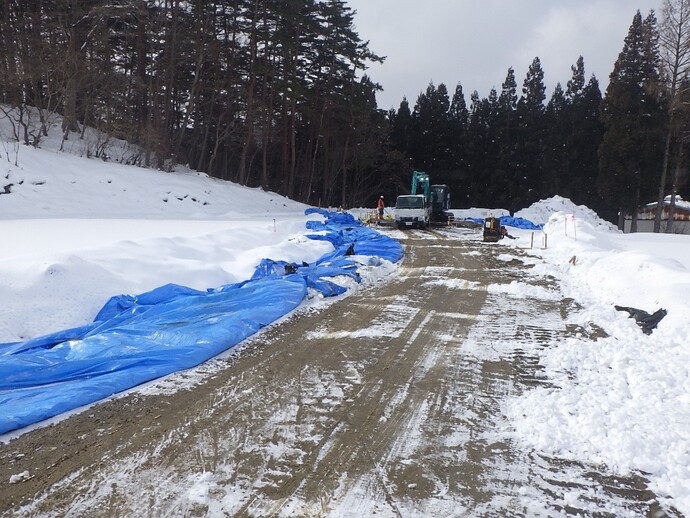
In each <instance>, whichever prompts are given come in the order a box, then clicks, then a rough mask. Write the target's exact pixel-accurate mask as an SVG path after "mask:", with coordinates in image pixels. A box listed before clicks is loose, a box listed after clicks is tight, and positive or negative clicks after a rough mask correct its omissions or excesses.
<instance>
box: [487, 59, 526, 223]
mask: <svg viewBox="0 0 690 518" xmlns="http://www.w3.org/2000/svg"><path fill="white" fill-rule="evenodd" d="M517 101H518V96H517V82H516V81H515V71H514V70H513V67H510V68H509V69H508V73H507V74H506V78H505V80H504V81H503V85H502V88H501V94H500V95H499V96H498V100H497V105H496V108H497V109H496V124H497V126H496V137H497V141H498V142H497V143H498V152H499V155H498V163H497V167H496V182H497V184H498V185H499V186H500V187H499V189H500V191H499V195H498V199H497V200H495V202H494V203H496V204H499V205H500V206H502V207H508V208H509V209H510V211H511V213H512V212H513V211H514V210H516V209H517V208H519V207H518V205H520V204H521V203H522V200H521V199H520V194H519V192H520V189H521V186H520V184H521V183H522V182H523V180H522V179H521V178H519V176H518V171H517V163H516V162H517V156H516V140H517Z"/></svg>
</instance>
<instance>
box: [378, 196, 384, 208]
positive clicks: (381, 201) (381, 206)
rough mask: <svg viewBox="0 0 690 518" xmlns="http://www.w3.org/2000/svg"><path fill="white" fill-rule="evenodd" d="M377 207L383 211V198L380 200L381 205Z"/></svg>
mask: <svg viewBox="0 0 690 518" xmlns="http://www.w3.org/2000/svg"><path fill="white" fill-rule="evenodd" d="M377 207H378V208H379V209H382V208H383V198H379V203H378V205H377Z"/></svg>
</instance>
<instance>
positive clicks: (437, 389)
mask: <svg viewBox="0 0 690 518" xmlns="http://www.w3.org/2000/svg"><path fill="white" fill-rule="evenodd" d="M394 235H395V236H396V237H399V238H401V239H402V240H403V242H404V244H405V245H406V247H407V250H406V257H405V260H404V262H403V264H402V266H401V270H400V274H399V275H397V276H396V277H395V278H393V279H392V280H390V281H389V282H387V283H385V284H383V285H381V286H377V287H374V288H371V289H366V290H361V291H360V292H357V293H355V294H353V295H351V296H349V297H348V298H346V299H345V300H343V301H341V302H338V303H336V304H333V305H331V306H329V307H327V308H325V309H321V310H318V311H311V310H309V311H304V312H302V313H301V314H300V315H298V316H297V317H296V318H290V319H287V320H286V321H283V322H281V323H279V324H277V325H275V326H272V327H271V328H270V329H269V330H267V331H266V332H263V333H261V334H260V335H258V336H256V337H254V338H252V339H250V340H248V341H247V343H246V345H245V346H244V350H243V352H242V353H241V354H239V355H238V357H237V358H236V359H230V360H228V359H219V360H216V361H215V362H211V363H212V364H213V365H214V367H212V368H210V367H208V366H207V367H201V368H200V369H201V370H202V371H203V369H207V371H208V375H207V376H206V377H205V378H204V380H203V382H197V383H196V385H195V386H194V387H193V388H189V387H185V388H183V389H180V390H177V391H174V392H173V393H171V394H162V395H142V394H138V393H136V392H135V393H134V394H133V395H130V396H127V397H123V398H118V399H115V400H112V401H108V402H105V403H103V404H101V405H97V406H95V407H93V408H91V409H89V410H87V411H85V412H84V413H81V414H78V415H75V416H72V417H71V418H69V419H66V420H64V421H61V422H59V423H57V424H56V425H54V426H50V427H47V428H42V429H38V430H35V431H33V432H30V433H27V434H25V435H23V436H22V437H20V438H19V439H17V440H15V441H12V442H11V443H9V444H6V445H0V513H3V516H4V515H12V516H41V517H46V516H85V515H88V516H137V517H139V516H212V517H214V516H309V517H311V516H355V515H367V516H369V515H373V514H376V515H377V516H420V515H421V516H506V515H511V516H534V515H537V516H551V515H554V514H559V513H561V512H565V513H579V514H582V515H588V516H594V515H596V516H626V515H627V516H645V515H652V513H654V512H656V511H662V512H663V510H661V509H659V507H658V505H657V504H656V503H655V499H654V495H653V494H652V493H651V492H649V491H647V490H646V489H645V482H644V480H642V479H640V478H628V479H623V478H620V477H615V476H613V475H611V474H610V473H607V472H605V471H604V470H603V468H599V467H593V466H587V465H581V464H578V463H574V462H567V461H564V460H562V459H557V458H547V457H544V456H540V455H539V454H537V453H533V452H524V451H520V450H519V449H517V448H515V447H514V446H513V445H512V444H511V441H510V438H509V435H508V434H507V433H506V432H507V430H509V427H510V423H507V422H505V420H504V418H503V417H502V413H501V405H502V404H503V402H504V401H505V400H506V398H508V397H511V396H512V395H514V394H519V393H521V392H522V391H525V390H529V389H530V387H532V386H534V385H540V384H544V383H548V380H546V379H544V377H543V376H541V375H540V369H539V365H538V351H539V349H540V348H542V347H546V346H548V344H549V343H550V342H553V341H554V340H559V339H560V338H562V337H564V336H566V335H567V334H568V333H569V332H571V326H570V325H569V324H568V315H569V314H571V313H573V312H575V311H577V306H576V305H575V304H573V303H572V301H567V300H566V301H563V300H561V299H560V297H559V296H558V293H557V287H556V286H554V285H553V284H552V283H551V282H550V281H548V280H544V279H540V278H537V277H534V276H530V271H529V261H523V260H521V258H519V257H518V254H517V253H515V252H510V249H506V248H505V247H502V246H498V245H493V244H485V243H482V242H481V238H480V236H478V234H477V233H476V232H473V231H468V230H463V229H442V230H435V231H431V232H429V231H427V232H415V231H413V232H406V233H403V232H397V233H395V234H394ZM511 281H516V282H520V283H523V284H527V285H529V286H530V288H531V289H530V290H526V292H527V293H529V296H527V297H525V296H524V295H521V296H516V295H514V294H513V293H512V292H511V291H510V290H509V289H506V288H505V287H506V286H507V285H508V283H510V282H511ZM523 293H524V291H523ZM186 376H189V373H181V374H179V375H175V376H171V377H169V378H168V379H167V381H165V382H162V383H163V384H165V385H171V386H173V387H174V386H175V383H176V381H183V380H184V379H185V377H186ZM154 392H155V391H154ZM21 472H27V473H28V474H29V475H28V479H27V480H23V481H17V480H16V479H14V480H15V482H13V483H12V484H9V483H8V480H9V479H10V477H11V476H12V475H16V474H18V473H21Z"/></svg>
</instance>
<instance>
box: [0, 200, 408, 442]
mask: <svg viewBox="0 0 690 518" xmlns="http://www.w3.org/2000/svg"><path fill="white" fill-rule="evenodd" d="M307 213H308V214H310V213H318V214H321V215H323V216H324V217H325V218H326V219H325V222H323V223H321V222H317V221H309V222H308V225H307V226H308V228H309V229H311V230H314V231H318V232H319V233H318V234H312V235H309V237H310V238H312V239H324V240H328V241H330V242H331V243H333V244H334V247H335V249H334V251H333V252H330V253H328V254H326V255H324V256H323V257H321V258H320V259H319V260H318V261H316V262H315V263H313V264H306V263H305V264H295V263H286V262H285V261H273V260H270V259H264V260H262V261H261V263H260V264H259V265H258V266H257V268H256V270H255V272H254V275H253V276H252V278H251V279H249V280H247V281H244V282H240V283H236V284H229V285H225V286H221V287H218V288H212V289H209V290H207V291H197V290H194V289H191V288H188V287H185V286H179V285H175V284H169V285H166V286H161V287H160V288H156V289H154V290H152V291H150V292H147V293H143V294H140V295H136V296H133V295H118V296H115V297H112V298H111V299H110V300H109V301H108V302H107V303H106V304H105V305H104V306H103V308H102V309H101V311H100V312H99V313H98V315H97V316H96V318H95V319H94V322H92V323H90V324H87V325H84V326H81V327H77V328H73V329H67V330H63V331H59V332H56V333H52V334H49V335H46V336H42V337H38V338H35V339H32V340H27V341H25V342H18V343H7V344H0V434H2V433H5V432H8V431H11V430H15V429H18V428H21V427H24V426H27V425H30V424H33V423H36V422H38V421H42V420H44V419H47V418H49V417H52V416H55V415H58V414H60V413H62V412H65V411H68V410H72V409H74V408H77V407H80V406H83V405H86V404H89V403H92V402H94V401H98V400H100V399H103V398H105V397H108V396H110V395H112V394H115V393H117V392H121V391H123V390H126V389H128V388H131V387H134V386H136V385H139V384H141V383H144V382H146V381H149V380H152V379H155V378H158V377H160V376H164V375H166V374H169V373H171V372H175V371H178V370H182V369H187V368H190V367H193V366H195V365H198V364H199V363H201V362H203V361H205V360H207V359H209V358H212V357H213V356H216V355H217V354H219V353H221V352H223V351H225V350H227V349H229V348H231V347H233V346H234V345H236V344H238V343H239V342H241V341H242V340H243V339H245V338H246V337H248V336H250V335H252V334H254V333H255V332H256V331H258V330H259V329H261V328H262V327H264V326H266V325H268V324H270V323H271V322H273V321H275V320H276V319H278V318H280V317H282V316H283V315H285V314H287V313H289V312H290V311H292V310H293V309H294V308H296V307H297V306H298V305H299V304H300V303H301V302H302V300H303V299H304V297H305V296H306V295H307V288H313V289H316V290H319V291H320V292H321V293H322V294H323V295H324V296H333V295H338V294H340V293H343V292H344V291H345V288H344V287H342V286H339V285H338V284H336V283H335V282H333V281H332V280H330V279H329V278H333V277H338V276H347V277H350V278H351V279H354V280H355V281H357V282H359V280H360V279H359V275H358V273H357V267H358V265H359V264H360V263H359V262H357V261H355V260H354V259H353V258H352V255H353V254H356V255H360V256H362V255H364V256H370V259H369V262H368V264H371V265H377V264H380V260H381V259H386V260H389V261H392V262H396V261H398V260H399V259H400V258H401V257H402V253H403V250H402V246H401V245H400V243H398V242H397V241H395V240H394V239H391V238H388V237H387V236H383V235H381V234H379V233H378V232H375V231H373V230H371V229H368V228H366V227H364V226H363V225H361V223H359V222H358V221H356V220H355V219H354V218H353V217H352V216H350V215H349V214H341V213H335V212H328V211H324V210H321V209H309V210H308V211H307Z"/></svg>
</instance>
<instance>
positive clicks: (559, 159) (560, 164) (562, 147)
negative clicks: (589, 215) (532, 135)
mask: <svg viewBox="0 0 690 518" xmlns="http://www.w3.org/2000/svg"><path fill="white" fill-rule="evenodd" d="M569 112H570V110H569V103H568V100H567V98H566V96H565V92H564V90H563V87H562V86H561V83H557V84H556V87H555V88H554V91H553V93H552V94H551V99H550V100H549V102H548V104H547V105H546V114H545V120H546V139H545V142H546V143H545V149H544V169H545V175H544V196H546V197H551V196H555V195H560V196H563V195H564V181H563V179H564V174H563V172H564V171H566V170H567V167H568V148H567V140H568V135H569V131H570V128H569V124H568V119H567V117H568V114H569Z"/></svg>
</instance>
